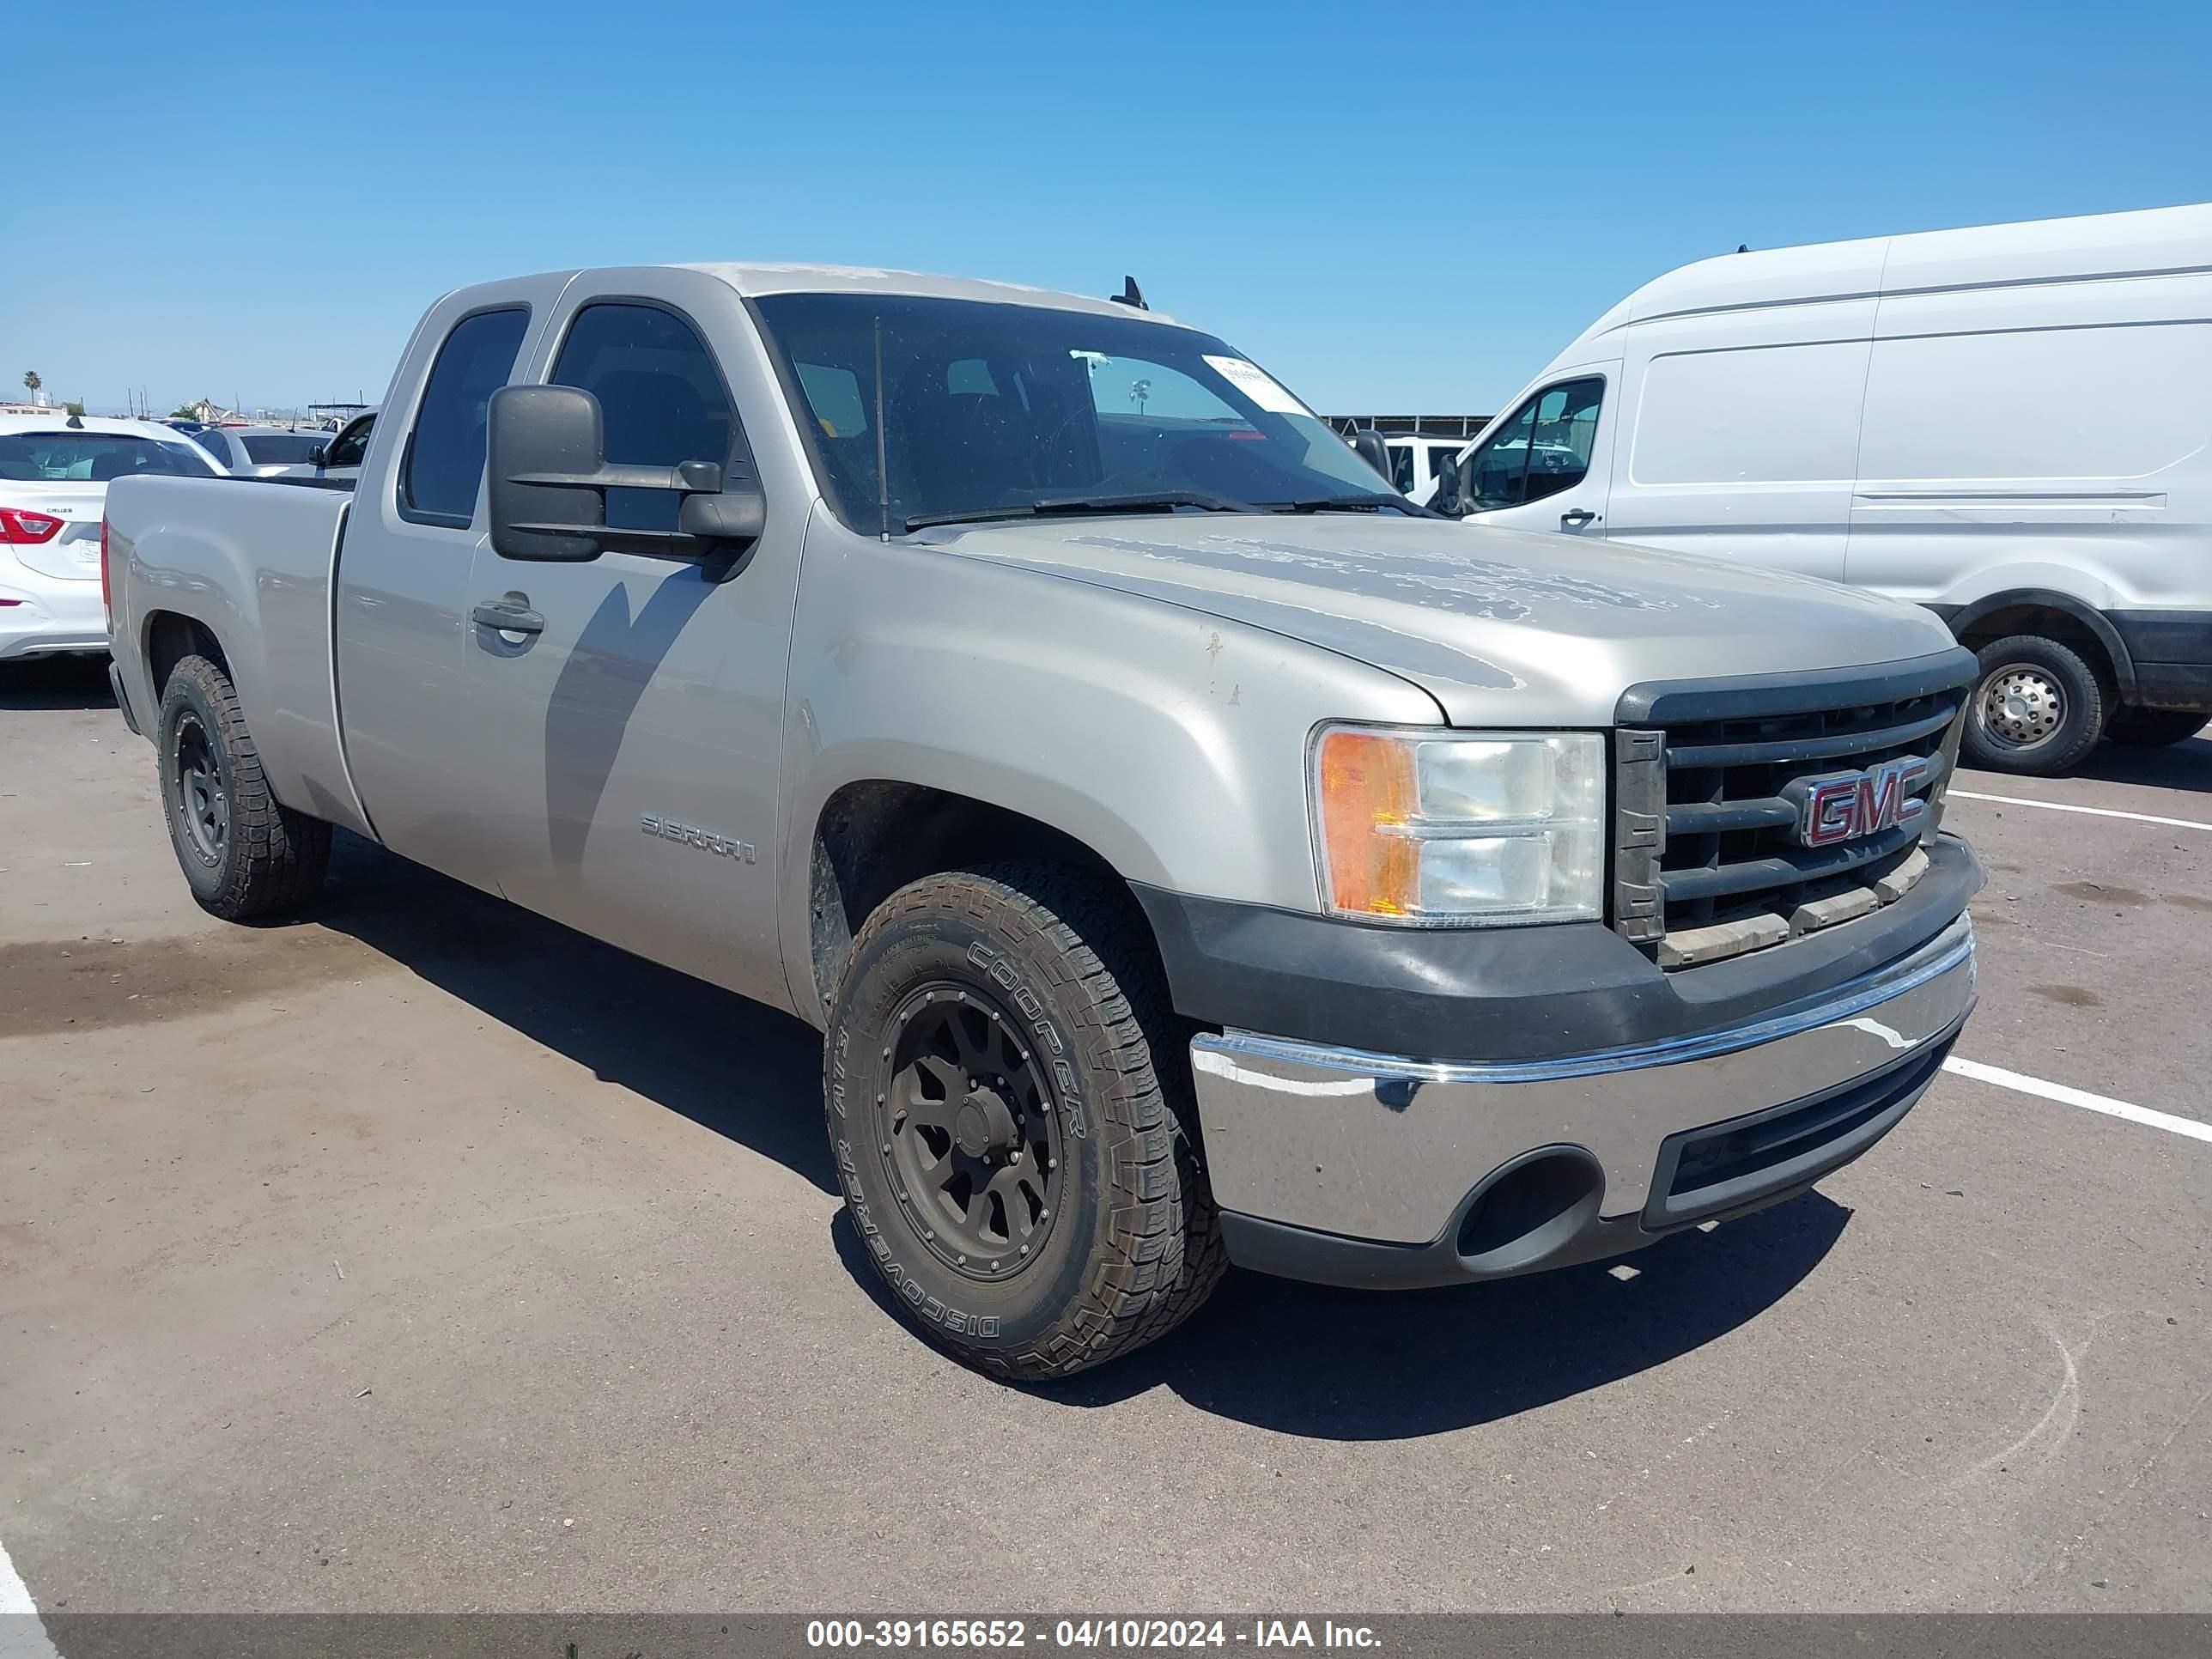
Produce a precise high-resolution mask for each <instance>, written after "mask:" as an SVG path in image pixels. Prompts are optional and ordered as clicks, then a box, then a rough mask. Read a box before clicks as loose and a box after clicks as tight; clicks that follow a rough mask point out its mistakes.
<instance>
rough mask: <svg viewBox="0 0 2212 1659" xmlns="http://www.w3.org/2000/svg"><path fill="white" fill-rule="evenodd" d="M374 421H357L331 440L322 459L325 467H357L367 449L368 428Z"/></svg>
mask: <svg viewBox="0 0 2212 1659" xmlns="http://www.w3.org/2000/svg"><path fill="white" fill-rule="evenodd" d="M374 424H375V422H374V421H358V422H355V423H354V424H353V425H351V426H349V427H347V428H346V429H345V430H344V431H343V432H341V433H340V434H338V435H337V437H335V438H333V439H331V447H330V449H329V451H328V452H327V453H326V454H325V457H324V459H323V465H325V466H326V467H327V466H359V465H361V458H362V454H363V453H366V452H367V450H368V433H369V428H371V427H372V426H373V425H374Z"/></svg>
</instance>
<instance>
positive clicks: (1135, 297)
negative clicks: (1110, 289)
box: [1106, 276, 1152, 311]
mask: <svg viewBox="0 0 2212 1659" xmlns="http://www.w3.org/2000/svg"><path fill="white" fill-rule="evenodd" d="M1106 297H1107V298H1108V299H1109V300H1111V301H1113V302H1114V303H1115V305H1117V306H1132V307H1135V308H1136V309H1137V310H1139V311H1150V310H1151V309H1152V307H1150V306H1148V305H1146V303H1145V291H1144V289H1140V288H1139V287H1138V286H1137V279H1136V278H1135V277H1133V276H1124V277H1123V278H1122V279H1121V292H1120V293H1119V294H1109V295H1107V296H1106Z"/></svg>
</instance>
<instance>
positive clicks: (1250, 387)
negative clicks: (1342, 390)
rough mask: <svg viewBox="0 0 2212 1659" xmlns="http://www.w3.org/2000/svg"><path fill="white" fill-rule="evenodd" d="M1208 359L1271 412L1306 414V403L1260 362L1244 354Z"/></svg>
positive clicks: (1277, 413)
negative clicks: (1275, 379) (1247, 359)
mask: <svg viewBox="0 0 2212 1659" xmlns="http://www.w3.org/2000/svg"><path fill="white" fill-rule="evenodd" d="M1206 362H1208V363H1210V364H1212V366H1213V368H1215V369H1216V370H1218V372H1219V374H1220V375H1221V378H1222V379H1223V380H1226V381H1228V382H1229V384H1230V385H1231V386H1235V387H1236V388H1237V390H1238V391H1239V392H1243V394H1244V395H1245V396H1246V397H1248V398H1250V399H1251V400H1252V401H1253V402H1254V403H1255V404H1259V405H1260V407H1261V408H1262V409H1264V410H1267V411H1268V412H1269V413H1271V414H1275V415H1303V414H1304V413H1305V412H1306V406H1305V405H1304V404H1302V403H1300V402H1299V401H1298V400H1297V398H1293V397H1292V396H1291V394H1290V393H1289V392H1285V391H1284V390H1283V388H1282V387H1281V386H1278V385H1276V384H1275V382H1274V381H1273V380H1270V379H1268V378H1267V370H1265V369H1263V368H1261V367H1260V366H1259V364H1257V363H1248V362H1245V361H1244V360H1243V358H1242V357H1208V358H1207V359H1206Z"/></svg>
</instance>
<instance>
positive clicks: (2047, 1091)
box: [1943, 1059, 2212, 1142]
mask: <svg viewBox="0 0 2212 1659" xmlns="http://www.w3.org/2000/svg"><path fill="white" fill-rule="evenodd" d="M1943 1069H1944V1070H1945V1071H1947V1072H1956V1073H1958V1074H1959V1075H1960V1077H1970V1078H1972V1079H1974V1081H1975V1082H1977V1083H1990V1084H1994V1085H1996V1086H1997V1087H1998V1088H2000V1089H2017V1090H2019V1091H2020V1092H2021V1093H2022V1094H2024V1095H2040V1096H2041V1097H2043V1098H2044V1099H2045V1100H2055V1101H2057V1102H2058V1103H2060V1104H2061V1105H2063V1106H2079V1107H2080V1108H2081V1109H2082V1110H2083V1111H2086V1112H2102V1113H2104V1114H2105V1115H2106V1116H2107V1117H2123V1118H2125V1119H2126V1120H2127V1121H2129V1122H2130V1123H2142V1124H2147V1125H2148V1126H2149V1127H2152V1128H2154V1129H2164V1130H2166V1131H2167V1132H2168V1133H2172V1134H2177V1135H2186V1136H2188V1137H2189V1138H2190V1139H2191V1140H2203V1141H2208V1142H2212V1123H2200V1122H2199V1121H2197V1119H2195V1118H2193V1117H2176V1116H2175V1115H2173V1114H2172V1113H2171V1112H2154V1111H2153V1110H2151V1109H2150V1108H2149V1107H2148V1106H2131V1105H2130V1104H2129V1103H2127V1102H2126V1101H2124V1100H2114V1099H2113V1098H2112V1097H2111V1096H2109V1095H2093V1094H2091V1093H2090V1092H2089V1091H2087V1089H2070V1088H2069V1087H2067V1085H2064V1084H2063V1083H2045V1081H2044V1080H2043V1079H2041V1078H2039V1077H2023V1076H2021V1074H2020V1073H2018V1072H2008V1071H2006V1070H2005V1069H2004V1068H2003V1067H2002V1066H1984V1065H1983V1064H1982V1062H1981V1061H1979V1060H1958V1059H1952V1060H1945V1061H1944V1062H1943Z"/></svg>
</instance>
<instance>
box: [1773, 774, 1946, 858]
mask: <svg viewBox="0 0 2212 1659" xmlns="http://www.w3.org/2000/svg"><path fill="white" fill-rule="evenodd" d="M1928 773H1929V764H1928V762H1927V760H1926V758H1925V757H1922V756H1919V755H1906V756H1904V757H1901V758H1899V759H1897V760H1890V761H1884V762H1882V763H1881V765H1879V766H1870V767H1869V768H1867V769H1866V770H1865V771H1863V772H1830V773H1826V774H1825V775H1822V776H1820V777H1817V778H1797V779H1796V780H1794V781H1791V782H1790V784H1789V785H1788V787H1785V788H1784V790H1783V792H1782V798H1783V799H1784V800H1786V801H1788V802H1790V805H1793V806H1795V807H1796V809H1797V823H1796V836H1797V839H1798V840H1799V841H1800V842H1802V843H1803V844H1804V845H1805V846H1807V847H1833V846H1834V845H1835V844H1836V843H1837V842H1845V841H1857V840H1860V839H1861V838H1862V837H1863V836H1878V835H1880V834H1881V832H1882V831H1883V830H1885V829H1894V828H1895V827H1897V826H1898V825H1899V824H1909V823H1913V822H1914V821H1915V820H1917V818H1918V817H1920V815H1921V814H1922V813H1923V812H1925V811H1927V810H1928V803H1927V802H1926V801H1924V800H1923V799H1920V798H1919V797H1918V796H1917V795H1915V794H1914V793H1912V790H1913V787H1914V786H1915V785H1916V784H1917V783H1918V782H1919V781H1921V780H1922V779H1923V778H1924V777H1926V776H1927V775H1928Z"/></svg>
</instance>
